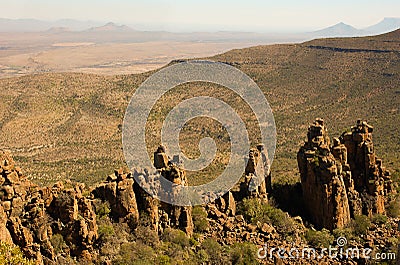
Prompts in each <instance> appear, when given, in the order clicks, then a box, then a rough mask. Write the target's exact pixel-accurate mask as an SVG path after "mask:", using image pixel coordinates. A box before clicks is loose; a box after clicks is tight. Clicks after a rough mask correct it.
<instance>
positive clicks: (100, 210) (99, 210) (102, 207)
mask: <svg viewBox="0 0 400 265" xmlns="http://www.w3.org/2000/svg"><path fill="white" fill-rule="evenodd" d="M110 212H111V209H110V204H109V203H108V202H107V201H106V202H102V203H100V204H99V205H98V206H96V215H97V218H102V217H104V216H108V214H109V213H110Z"/></svg>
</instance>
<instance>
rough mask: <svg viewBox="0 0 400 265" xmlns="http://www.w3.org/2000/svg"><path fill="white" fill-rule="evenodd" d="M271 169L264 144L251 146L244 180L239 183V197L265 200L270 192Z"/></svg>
mask: <svg viewBox="0 0 400 265" xmlns="http://www.w3.org/2000/svg"><path fill="white" fill-rule="evenodd" d="M271 189H272V187H271V170H270V162H269V158H268V153H267V151H266V150H265V148H264V145H262V144H260V145H258V146H257V148H251V149H250V151H249V158H248V161H247V164H246V169H245V177H244V181H242V182H241V183H240V195H239V199H243V198H246V197H259V198H262V199H265V200H266V201H267V194H268V192H271Z"/></svg>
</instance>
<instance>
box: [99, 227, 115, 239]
mask: <svg viewBox="0 0 400 265" xmlns="http://www.w3.org/2000/svg"><path fill="white" fill-rule="evenodd" d="M98 233H99V238H100V239H101V240H102V241H107V239H109V238H110V237H111V236H113V235H115V231H114V227H113V226H112V225H108V224H102V225H99V229H98Z"/></svg>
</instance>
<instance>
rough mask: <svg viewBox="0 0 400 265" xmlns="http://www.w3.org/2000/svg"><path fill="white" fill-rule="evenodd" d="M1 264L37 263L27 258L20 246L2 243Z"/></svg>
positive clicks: (0, 246)
mask: <svg viewBox="0 0 400 265" xmlns="http://www.w3.org/2000/svg"><path fill="white" fill-rule="evenodd" d="M0 264H7V265H34V264H35V262H34V261H33V260H29V259H27V258H25V257H24V255H23V254H22V251H21V250H20V248H19V247H18V246H16V245H14V244H8V243H6V242H3V241H0Z"/></svg>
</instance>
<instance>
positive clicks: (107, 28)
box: [87, 22, 134, 32]
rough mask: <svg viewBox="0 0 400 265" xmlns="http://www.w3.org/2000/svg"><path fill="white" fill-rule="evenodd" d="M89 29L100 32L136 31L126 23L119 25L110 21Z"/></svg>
mask: <svg viewBox="0 0 400 265" xmlns="http://www.w3.org/2000/svg"><path fill="white" fill-rule="evenodd" d="M87 31H91V32H100V31H107V32H129V31H134V29H132V28H130V27H128V26H126V25H117V24H115V23H113V22H109V23H107V24H105V25H103V26H100V27H92V28H90V29H89V30H87Z"/></svg>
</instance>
